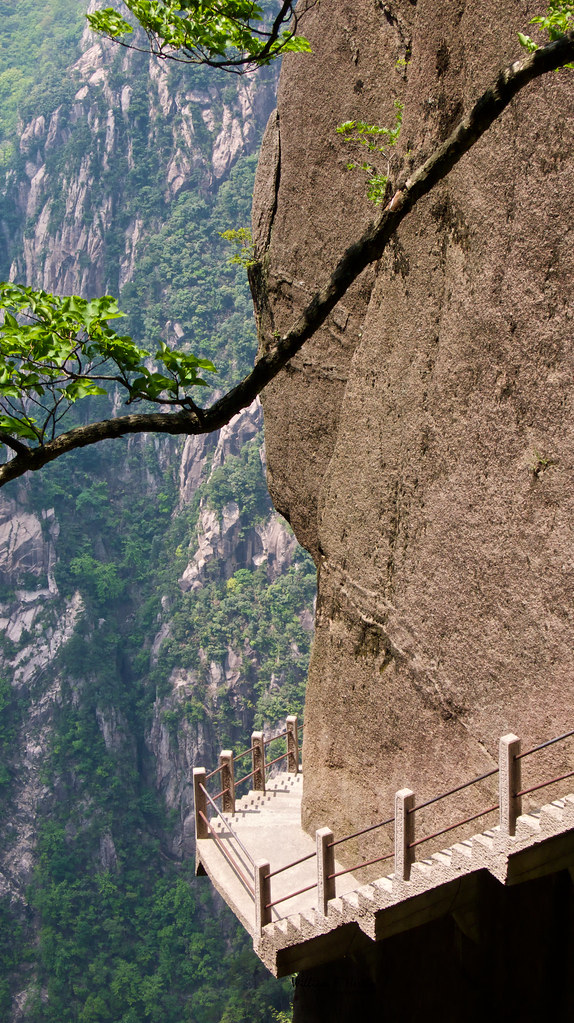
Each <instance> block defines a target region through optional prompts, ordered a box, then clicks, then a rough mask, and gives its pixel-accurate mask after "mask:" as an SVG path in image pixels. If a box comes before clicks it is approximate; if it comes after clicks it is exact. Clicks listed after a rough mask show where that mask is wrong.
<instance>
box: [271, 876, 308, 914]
mask: <svg viewBox="0 0 574 1023" xmlns="http://www.w3.org/2000/svg"><path fill="white" fill-rule="evenodd" d="M316 887H317V882H316V881H315V884H308V885H307V887H306V888H300V889H299V891H298V892H291V895H283V897H282V898H281V899H275V902H267V903H266V904H265V909H271V908H272V907H273V906H278V905H279V903H280V902H287V901H288V900H289V899H294V898H295V896H296V895H303V892H310V891H311V889H312V888H316Z"/></svg>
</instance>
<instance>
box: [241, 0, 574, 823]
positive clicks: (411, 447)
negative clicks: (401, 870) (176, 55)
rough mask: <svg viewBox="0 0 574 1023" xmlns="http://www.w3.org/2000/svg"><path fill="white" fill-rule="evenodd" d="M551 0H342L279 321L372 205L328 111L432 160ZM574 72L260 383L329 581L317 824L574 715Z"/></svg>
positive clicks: (285, 151)
mask: <svg viewBox="0 0 574 1023" xmlns="http://www.w3.org/2000/svg"><path fill="white" fill-rule="evenodd" d="M536 13H538V9H537V7H536V5H534V4H532V3H524V4H521V5H519V6H518V7H517V5H516V4H513V3H502V4H500V3H494V2H493V0H481V2H480V3H478V4H471V5H468V4H464V3H461V2H459V0H452V2H451V0H445V2H443V3H441V4H438V5H437V4H436V3H430V2H427V0H419V2H418V3H417V2H412V0H392V2H390V3H375V4H367V3H366V2H359V3H352V4H351V3H346V2H344V0H339V2H335V0H325V2H322V3H321V4H320V5H317V6H316V7H314V8H313V9H312V10H311V12H310V13H309V14H308V15H307V17H306V21H305V32H306V34H307V35H308V36H309V38H310V40H311V43H312V47H313V54H312V56H310V57H308V58H305V59H304V60H303V59H292V58H287V59H286V60H285V62H284V65H283V69H282V77H281V81H280V89H279V99H278V111H277V113H276V114H275V115H273V116H272V118H271V120H270V122H269V125H268V128H267V134H266V137H265V141H264V146H263V152H262V156H261V161H260V167H259V173H258V182H257V188H256V204H255V211H254V227H255V232H256V236H257V244H258V250H259V253H260V255H261V258H262V270H263V278H262V279H263V286H262V290H261V292H260V294H259V295H258V304H259V313H260V318H261V321H262V327H263V330H264V331H265V330H269V331H271V330H273V329H278V330H283V329H285V328H287V327H288V326H289V325H290V323H291V322H292V320H293V318H294V315H295V314H296V312H297V311H298V310H300V309H301V308H302V306H303V303H304V302H305V300H306V299H307V298H308V297H309V296H310V295H311V294H312V293H313V291H314V290H315V289H316V288H317V286H318V285H319V284H321V283H322V282H323V281H324V280H325V279H326V278H327V277H328V274H329V272H330V270H331V268H332V267H333V266H334V264H335V262H336V259H337V258H338V257H339V255H340V254H342V252H343V251H344V249H345V248H346V246H347V245H348V244H349V243H350V242H351V241H352V240H354V239H355V238H357V237H358V236H359V235H360V233H361V232H362V230H363V229H364V228H365V227H366V225H367V223H368V222H369V220H370V219H371V218H372V216H373V209H374V208H373V207H372V205H370V204H369V203H368V202H367V200H366V199H365V197H364V184H363V181H362V180H361V178H360V176H359V175H357V172H352V171H349V170H347V169H346V164H347V161H348V158H349V157H348V152H346V151H345V150H344V147H343V146H342V144H341V142H340V139H339V136H337V135H336V134H335V128H336V126H337V125H338V124H339V123H341V122H342V121H345V120H350V119H357V118H360V119H364V120H365V121H368V122H370V123H378V124H382V125H387V126H391V125H392V124H393V123H394V101H395V100H399V101H400V102H402V103H403V104H404V121H403V127H402V133H401V138H400V141H399V145H398V156H399V157H402V158H405V154H406V153H407V152H408V153H409V157H410V159H412V161H413V162H414V165H415V166H416V165H418V163H419V162H421V160H422V158H423V157H425V156H427V155H429V154H430V153H431V152H432V150H433V149H434V147H436V145H437V144H438V143H440V142H441V141H442V140H443V139H444V138H445V137H446V135H447V134H448V132H449V131H450V130H451V129H452V127H454V124H455V123H456V121H457V119H458V118H459V117H460V116H461V114H462V112H463V111H464V110H466V109H468V107H469V106H470V104H471V103H472V102H473V101H474V100H475V99H476V98H477V97H478V95H479V94H480V92H481V91H482V90H483V89H484V88H485V87H486V86H487V85H488V83H489V82H490V81H491V80H492V78H493V77H494V75H495V74H496V71H497V69H499V68H501V67H504V66H505V65H507V64H508V63H510V62H511V60H512V59H515V58H516V57H517V56H518V55H519V47H518V44H517V39H516V33H517V31H519V30H524V27H525V25H526V23H527V20H528V19H529V18H530V17H532V16H533V15H534V14H536ZM573 90H574V82H573V75H572V73H570V72H564V73H561V74H553V75H551V76H548V77H547V78H546V79H544V80H542V81H539V82H537V83H536V84H534V85H532V86H530V87H529V88H528V89H527V90H525V91H524V92H523V93H522V94H521V95H520V97H519V98H518V99H517V100H516V101H515V102H514V103H513V104H512V106H511V107H510V108H509V109H508V110H507V111H506V112H505V113H504V114H503V115H502V117H501V118H500V119H499V121H498V122H497V123H496V124H495V125H494V126H493V128H492V129H491V130H490V132H489V133H488V134H487V136H486V137H485V138H483V139H482V140H481V141H480V142H479V143H478V144H477V145H476V146H475V147H474V148H473V149H472V151H471V152H470V153H468V154H467V155H466V156H465V157H464V158H463V160H462V161H461V162H460V164H459V165H458V166H457V167H456V168H455V170H454V171H453V172H452V173H451V174H450V175H449V177H448V179H447V180H446V182H444V183H443V184H441V185H440V186H439V187H437V188H435V190H434V191H433V192H432V194H431V195H429V196H428V197H427V198H426V199H425V200H424V201H422V202H421V203H420V204H419V206H418V207H417V209H416V211H415V212H414V213H413V214H411V215H410V216H409V217H408V218H407V220H406V221H405V222H404V224H403V226H402V227H401V229H400V230H399V232H398V234H397V236H396V238H395V239H394V241H393V244H392V245H391V246H390V247H389V249H388V250H387V252H386V254H385V255H384V257H383V258H382V259H381V261H380V262H379V264H377V265H376V266H375V267H371V268H369V269H368V270H367V271H366V272H365V273H364V274H363V275H362V277H361V278H360V279H359V281H358V282H357V284H356V285H355V286H354V287H353V289H352V290H351V291H350V292H349V293H348V294H347V295H346V296H345V298H344V299H343V301H342V302H341V303H340V304H339V306H337V308H336V309H335V311H334V313H333V315H332V317H331V318H330V320H329V322H328V324H327V325H326V327H325V328H323V329H322V330H321V331H320V333H319V335H318V336H316V337H315V338H314V339H313V340H312V341H311V342H308V343H307V345H306V346H305V347H304V349H303V350H302V352H301V353H300V354H299V355H298V356H297V357H296V358H295V359H293V360H292V363H291V364H290V366H289V367H288V369H287V371H286V372H284V373H283V374H282V375H281V377H280V378H279V379H278V380H277V381H276V382H275V383H274V384H273V385H272V386H270V387H269V388H267V390H266V392H265V395H264V413H265V431H266V444H267V454H268V464H269V482H270V487H271V492H272V496H273V499H274V501H275V503H276V505H277V507H278V508H280V510H281V511H282V512H283V514H285V515H286V516H287V517H288V519H289V520H290V522H291V523H292V525H293V528H294V529H295V532H296V535H297V537H298V538H299V540H300V541H301V542H302V543H303V544H304V545H305V546H306V547H307V548H308V549H309V550H310V551H312V552H313V556H314V558H315V559H316V562H317V566H318V571H319V594H318V608H317V620H316V630H317V631H316V639H315V644H314V651H313V656H312V664H311V671H310V678H309V684H308V691H307V703H306V721H305V724H306V731H305V751H304V753H305V772H306V790H305V796H304V819H305V823H306V825H307V826H308V827H309V829H312V828H314V827H319V826H322V825H324V824H329V826H332V827H333V828H334V830H335V832H338V833H344V832H345V831H349V830H351V829H352V826H353V825H356V824H357V823H358V822H359V821H360V822H363V823H365V824H366V823H369V821H375V820H377V819H380V818H381V817H384V816H386V815H387V811H388V810H389V808H390V806H391V805H392V796H393V793H394V791H395V790H396V789H398V788H401V787H404V786H405V785H408V786H410V787H411V788H413V789H415V791H416V792H417V794H420V797H421V798H424V797H425V796H426V797H428V796H430V795H433V794H434V793H436V792H440V791H441V790H444V789H446V788H448V787H450V786H451V785H454V784H456V783H457V782H459V781H462V780H465V779H467V778H469V777H472V775H473V774H478V773H481V772H482V771H485V770H488V769H489V767H491V766H492V765H493V764H494V763H495V758H496V752H497V741H498V737H499V736H500V735H502V734H504V733H505V732H508V731H510V730H512V731H515V732H516V733H517V734H518V735H520V736H522V737H523V738H524V740H525V742H526V743H529V742H531V741H537V740H539V741H541V740H543V739H544V738H547V737H549V736H550V735H553V734H559V732H560V731H565V730H567V729H568V728H571V727H572V719H573V710H574V705H573V699H572V687H571V673H572V652H571V651H572V639H573V633H574V618H573V614H572V600H571V595H572V589H573V585H574V545H573V538H572V515H573V511H574V507H573V502H574V498H573V488H572V474H573V468H574V431H573V427H572V416H571V411H570V409H571V404H572V401H573V399H574V393H573V373H572V371H573V350H572V326H573V321H572V297H573V295H572V281H573V277H574V275H573V271H574V255H573V248H572V231H571V224H572V212H573V207H572V202H573V195H574V155H573V152H572V146H571V141H572V137H573V129H574V114H573V111H574V104H573V99H574V91H573Z"/></svg>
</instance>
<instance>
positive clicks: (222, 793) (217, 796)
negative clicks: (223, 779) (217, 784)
mask: <svg viewBox="0 0 574 1023" xmlns="http://www.w3.org/2000/svg"><path fill="white" fill-rule="evenodd" d="M226 792H229V789H222V790H221V792H218V793H217V795H216V796H212V797H211V798H212V799H221V797H222V796H224V795H225V793H226Z"/></svg>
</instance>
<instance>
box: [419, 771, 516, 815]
mask: <svg viewBox="0 0 574 1023" xmlns="http://www.w3.org/2000/svg"><path fill="white" fill-rule="evenodd" d="M493 774H498V767H493V768H492V771H487V772H486V774H479V776H478V778H471V780H470V781H465V782H463V784H462V785H457V786H456V788H455V789H449V790H448V792H441V794H440V796H433V798H432V799H427V800H426V801H425V802H424V803H419V804H418V805H417V806H413V807H411V809H410V810H407V813H414V812H415V810H423V809H424V807H425V806H431V805H432V804H433V803H438V802H439V800H440V799H446V797H447V796H454V794H455V792H462V790H463V789H467V788H469V786H470V785H477V784H478V782H479V781H484V779H485V778H492V775H493Z"/></svg>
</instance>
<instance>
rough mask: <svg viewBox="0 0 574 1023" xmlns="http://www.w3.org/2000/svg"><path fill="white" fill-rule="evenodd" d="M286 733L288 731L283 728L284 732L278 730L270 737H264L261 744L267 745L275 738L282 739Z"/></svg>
mask: <svg viewBox="0 0 574 1023" xmlns="http://www.w3.org/2000/svg"><path fill="white" fill-rule="evenodd" d="M288 734H289V733H288V732H287V729H285V731H284V732H279V734H278V735H274V736H273V738H272V739H265V740H264V742H263V745H264V746H269V745H270V744H271V743H272V742H275V740H276V739H284V738H285V736H286V735H288Z"/></svg>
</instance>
